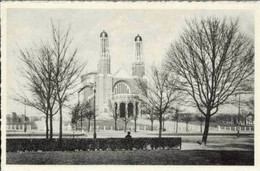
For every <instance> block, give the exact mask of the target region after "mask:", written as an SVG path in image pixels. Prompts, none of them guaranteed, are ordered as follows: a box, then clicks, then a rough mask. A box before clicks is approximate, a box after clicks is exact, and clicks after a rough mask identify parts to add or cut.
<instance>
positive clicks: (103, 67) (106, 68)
mask: <svg viewBox="0 0 260 171" xmlns="http://www.w3.org/2000/svg"><path fill="white" fill-rule="evenodd" d="M98 74H103V75H108V74H110V54H109V41H108V35H107V33H106V32H105V31H103V32H101V33H100V58H99V61H98Z"/></svg>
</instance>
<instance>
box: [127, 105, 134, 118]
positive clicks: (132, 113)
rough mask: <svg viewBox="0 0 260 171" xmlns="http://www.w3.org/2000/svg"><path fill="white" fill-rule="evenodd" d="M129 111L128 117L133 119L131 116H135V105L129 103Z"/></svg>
mask: <svg viewBox="0 0 260 171" xmlns="http://www.w3.org/2000/svg"><path fill="white" fill-rule="evenodd" d="M127 111H128V117H131V116H133V115H134V105H133V103H128V108H127Z"/></svg>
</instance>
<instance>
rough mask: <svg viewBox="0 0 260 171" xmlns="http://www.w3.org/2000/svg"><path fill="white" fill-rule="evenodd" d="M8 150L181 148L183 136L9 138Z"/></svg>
mask: <svg viewBox="0 0 260 171" xmlns="http://www.w3.org/2000/svg"><path fill="white" fill-rule="evenodd" d="M6 143H7V147H6V150H7V152H17V151H39V150H40V151H77V150H82V151H88V150H123V149H125V150H127V149H136V150H146V149H151V150H153V149H158V148H162V149H181V138H160V139H159V138H132V139H125V138H98V139H96V140H94V139H63V140H62V144H61V145H60V143H59V140H58V139H53V140H46V139H7V142H6Z"/></svg>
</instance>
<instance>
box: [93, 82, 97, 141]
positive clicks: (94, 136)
mask: <svg viewBox="0 0 260 171" xmlns="http://www.w3.org/2000/svg"><path fill="white" fill-rule="evenodd" d="M93 114H94V116H93V118H94V133H93V138H94V140H95V139H96V138H97V133H96V87H95V85H94V110H93Z"/></svg>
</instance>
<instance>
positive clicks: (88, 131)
mask: <svg viewBox="0 0 260 171" xmlns="http://www.w3.org/2000/svg"><path fill="white" fill-rule="evenodd" d="M89 131H90V119H88V132H89Z"/></svg>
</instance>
